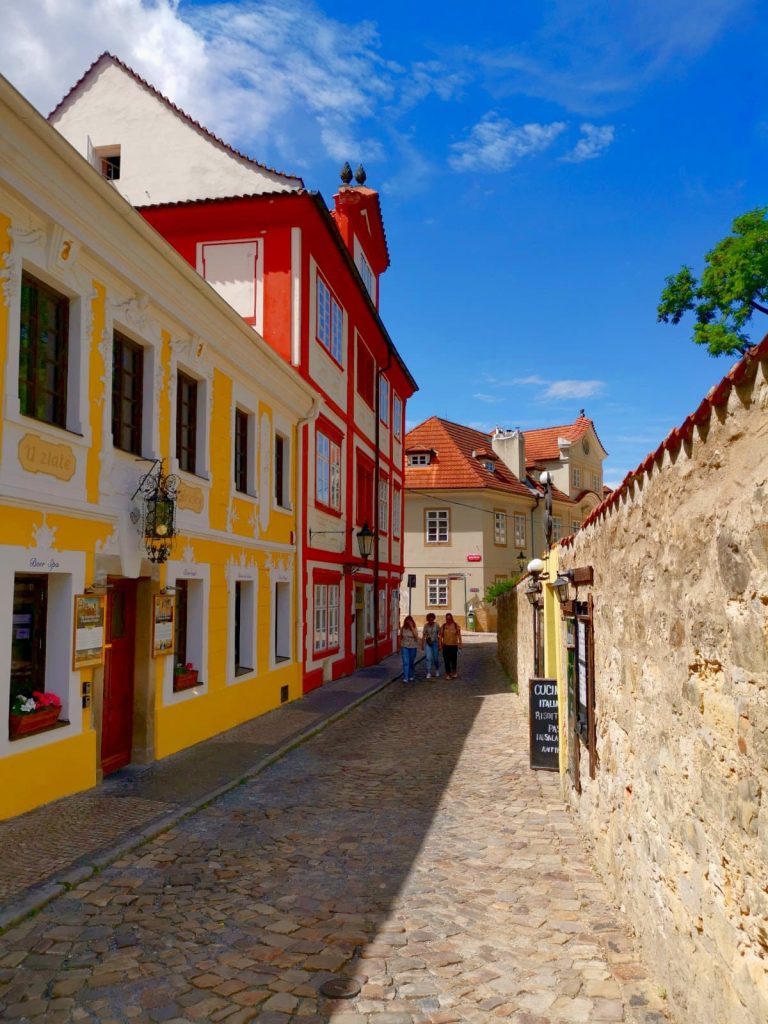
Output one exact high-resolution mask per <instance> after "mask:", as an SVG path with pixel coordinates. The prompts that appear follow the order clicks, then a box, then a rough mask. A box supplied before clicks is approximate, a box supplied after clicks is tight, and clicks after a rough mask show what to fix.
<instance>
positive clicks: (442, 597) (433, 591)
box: [427, 576, 448, 608]
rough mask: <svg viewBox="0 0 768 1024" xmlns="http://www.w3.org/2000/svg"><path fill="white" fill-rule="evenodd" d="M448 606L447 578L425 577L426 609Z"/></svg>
mask: <svg viewBox="0 0 768 1024" xmlns="http://www.w3.org/2000/svg"><path fill="white" fill-rule="evenodd" d="M447 606H448V577H447V576H427V607H428V608H446V607H447Z"/></svg>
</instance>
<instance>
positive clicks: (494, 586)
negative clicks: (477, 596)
mask: <svg viewBox="0 0 768 1024" xmlns="http://www.w3.org/2000/svg"><path fill="white" fill-rule="evenodd" d="M521 575H522V573H520V574H518V575H517V576H512V577H511V578H509V579H506V580H497V581H496V582H495V583H491V584H490V586H487V587H486V588H485V600H486V601H490V602H491V603H493V602H495V601H496V599H497V598H499V597H501V595H502V594H507V593H509V591H510V590H514V589H515V587H516V586H517V582H518V580H519V579H520V576H521Z"/></svg>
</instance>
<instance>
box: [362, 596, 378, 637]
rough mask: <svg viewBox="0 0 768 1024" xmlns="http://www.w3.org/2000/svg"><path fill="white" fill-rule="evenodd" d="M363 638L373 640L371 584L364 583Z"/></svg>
mask: <svg viewBox="0 0 768 1024" xmlns="http://www.w3.org/2000/svg"><path fill="white" fill-rule="evenodd" d="M364 611H365V639H366V640H373V629H374V625H375V623H374V621H373V584H372V583H366V584H365V609H364Z"/></svg>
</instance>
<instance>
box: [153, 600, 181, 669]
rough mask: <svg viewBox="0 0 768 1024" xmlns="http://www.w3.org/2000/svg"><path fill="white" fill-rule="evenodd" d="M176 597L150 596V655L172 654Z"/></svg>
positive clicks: (156, 656) (158, 656)
mask: <svg viewBox="0 0 768 1024" xmlns="http://www.w3.org/2000/svg"><path fill="white" fill-rule="evenodd" d="M175 615H176V597H175V596H174V595H173V594H155V595H154V596H153V598H152V657H153V658H160V657H162V656H163V655H165V654H173V646H174V645H173V637H174V621H175Z"/></svg>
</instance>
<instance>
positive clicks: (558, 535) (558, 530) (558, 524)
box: [552, 516, 563, 540]
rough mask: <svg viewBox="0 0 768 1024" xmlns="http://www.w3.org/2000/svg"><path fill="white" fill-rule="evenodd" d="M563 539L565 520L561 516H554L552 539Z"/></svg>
mask: <svg viewBox="0 0 768 1024" xmlns="http://www.w3.org/2000/svg"><path fill="white" fill-rule="evenodd" d="M562 539H563V520H562V517H561V516H552V540H562Z"/></svg>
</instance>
